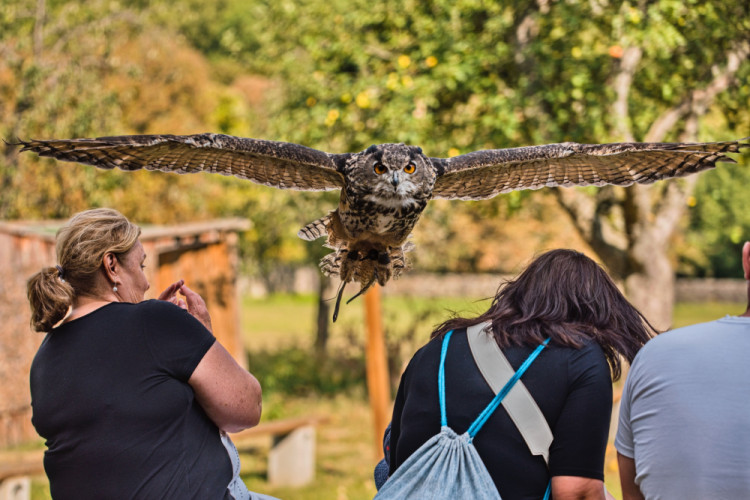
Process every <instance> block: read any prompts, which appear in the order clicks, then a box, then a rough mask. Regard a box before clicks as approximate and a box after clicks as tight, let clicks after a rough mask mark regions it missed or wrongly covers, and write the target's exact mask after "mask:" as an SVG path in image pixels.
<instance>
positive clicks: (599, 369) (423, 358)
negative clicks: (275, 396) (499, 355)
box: [390, 329, 612, 500]
mask: <svg viewBox="0 0 750 500" xmlns="http://www.w3.org/2000/svg"><path fill="white" fill-rule="evenodd" d="M442 341H443V338H442V336H441V337H439V338H436V339H433V340H432V341H430V342H429V343H428V344H427V345H425V346H424V347H422V348H421V349H420V350H419V351H417V353H416V354H415V355H414V357H413V358H412V360H411V361H410V363H409V366H408V367H407V368H406V371H405V372H404V374H403V375H402V377H401V384H400V386H399V389H398V394H397V396H396V401H395V405H394V409H393V421H392V423H391V425H392V428H391V442H390V474H391V475H392V474H393V473H394V472H395V470H396V469H397V468H398V467H399V466H400V465H401V464H402V463H404V461H405V460H406V459H407V458H408V457H409V456H410V455H411V454H412V453H414V452H415V451H416V450H417V449H418V448H419V447H420V446H422V444H424V443H425V442H426V441H427V440H428V439H430V438H431V437H432V436H434V435H435V434H437V433H438V432H440V405H439V402H438V366H439V364H440V351H441V346H442ZM533 349H534V348H532V347H525V346H524V347H510V348H508V349H505V350H504V351H503V352H504V354H505V356H506V357H507V358H508V361H510V363H511V365H512V366H513V368H514V369H518V367H519V366H521V364H522V363H523V361H524V360H525V359H526V358H527V357H528V355H529V354H531V352H532V351H533ZM521 381H522V382H523V383H524V385H525V386H526V388H527V389H528V390H529V392H530V393H531V395H532V396H533V398H534V400H535V401H536V403H537V405H538V406H539V408H540V409H541V410H542V413H543V414H544V416H545V418H546V419H547V422H548V423H549V426H550V429H552V433H553V435H554V440H553V442H552V446H551V447H550V461H549V471H548V470H547V466H546V464H545V463H544V459H543V458H542V457H541V456H539V455H537V456H533V455H531V452H530V451H529V448H528V446H527V445H526V442H525V441H524V440H523V437H522V436H521V434H520V433H519V432H518V429H517V428H516V427H515V425H514V424H513V422H512V420H511V419H510V417H509V416H508V414H507V413H506V412H505V410H504V408H503V407H502V406H500V407H499V408H498V409H497V410H495V413H493V414H492V416H491V417H490V419H489V420H488V421H487V423H486V424H485V425H484V427H482V429H481V430H480V431H479V434H477V436H476V438H475V439H474V441H473V443H474V446H476V449H477V451H478V452H479V456H480V457H481V458H482V461H483V462H484V464H485V466H486V467H487V470H488V471H489V473H490V476H492V479H493V481H494V482H495V485H496V486H497V489H498V492H499V493H500V496H502V498H503V500H520V499H528V500H531V499H533V500H539V499H540V498H542V497H543V496H544V491H545V489H546V487H547V483H548V482H549V479H550V474H551V475H553V476H578V477H587V478H594V479H603V476H604V474H603V473H604V453H605V450H606V446H607V438H608V433H609V421H610V415H611V411H612V381H611V376H610V371H609V366H608V364H607V361H606V358H605V357H604V353H603V352H602V350H601V348H600V347H599V345H598V344H596V343H595V342H590V343H588V344H586V345H585V346H584V347H582V348H581V349H572V348H566V347H560V346H556V345H554V344H550V345H549V346H547V347H546V348H545V349H544V350H543V351H542V353H541V354H540V355H539V357H538V358H537V359H536V360H535V361H534V363H533V364H532V365H531V366H530V367H529V369H528V370H527V371H526V373H525V374H524V375H523V377H522V378H521ZM445 394H446V396H445V400H446V403H445V405H446V413H447V417H448V426H449V427H451V428H452V429H453V430H454V431H456V432H457V433H458V434H462V433H464V432H465V431H466V430H467V429H468V428H469V425H471V423H472V422H473V421H474V420H475V419H476V418H477V416H479V414H480V413H481V412H482V410H484V408H485V407H486V406H487V404H489V402H490V401H491V400H492V398H493V397H494V396H495V395H494V393H493V392H492V389H491V388H490V386H489V385H488V384H487V382H485V380H484V378H483V377H482V374H481V372H480V371H479V368H478V367H477V366H476V364H475V363H474V358H473V357H472V354H471V349H470V347H469V344H468V340H467V338H466V330H464V329H461V330H456V331H455V332H454V333H453V336H452V337H451V340H450V344H449V346H448V353H447V356H446V361H445Z"/></svg>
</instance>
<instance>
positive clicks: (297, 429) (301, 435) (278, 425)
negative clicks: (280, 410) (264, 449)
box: [230, 417, 328, 486]
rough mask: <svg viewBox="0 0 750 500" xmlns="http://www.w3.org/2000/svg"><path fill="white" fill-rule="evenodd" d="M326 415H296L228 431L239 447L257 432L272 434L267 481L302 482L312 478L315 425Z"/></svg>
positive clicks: (266, 434) (309, 480)
mask: <svg viewBox="0 0 750 500" xmlns="http://www.w3.org/2000/svg"><path fill="white" fill-rule="evenodd" d="M327 420H328V419H327V418H326V417H298V418H289V419H284V420H274V421H271V422H264V423H261V424H259V425H257V426H255V427H252V428H250V429H246V430H244V431H241V432H238V433H236V434H231V435H230V436H231V438H232V441H233V442H234V445H235V446H236V447H237V449H238V450H243V449H247V448H248V447H249V446H248V445H250V444H251V443H250V441H251V440H252V439H254V438H257V437H259V436H271V438H272V441H271V450H270V451H269V452H268V482H269V483H270V484H272V485H274V486H303V485H305V484H308V483H309V482H311V481H312V480H313V479H314V478H315V427H316V426H317V425H319V424H322V423H324V422H326V421H327Z"/></svg>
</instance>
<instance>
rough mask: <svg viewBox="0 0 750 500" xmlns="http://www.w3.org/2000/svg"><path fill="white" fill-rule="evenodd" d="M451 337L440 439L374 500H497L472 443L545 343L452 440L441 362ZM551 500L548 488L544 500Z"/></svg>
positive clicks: (441, 395) (417, 454) (415, 457)
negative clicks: (466, 428) (464, 499)
mask: <svg viewBox="0 0 750 500" xmlns="http://www.w3.org/2000/svg"><path fill="white" fill-rule="evenodd" d="M452 334H453V331H452V330H451V331H449V332H448V333H446V334H445V337H444V339H443V346H442V351H441V353H440V368H439V370H438V396H439V399H440V433H439V434H437V435H435V436H433V437H431V438H430V439H429V440H428V441H427V442H425V443H424V444H423V445H422V446H420V447H419V449H418V450H417V451H415V452H414V453H413V454H412V455H411V456H410V457H409V458H407V459H406V461H405V462H404V463H403V464H401V466H400V467H399V468H398V469H396V472H395V473H394V474H393V476H391V477H390V478H389V479H388V481H386V483H385V484H384V485H383V487H382V488H381V489H380V491H378V493H377V495H375V500H388V499H394V500H395V499H399V500H402V499H422V498H429V499H434V500H440V499H446V500H448V499H450V500H454V499H462V498H471V499H473V500H501V499H500V493H498V491H497V488H496V487H495V483H494V482H493V481H492V477H490V474H489V472H487V468H486V467H485V466H484V463H483V462H482V459H481V458H480V456H479V453H477V449H476V448H475V447H474V444H473V443H472V441H473V440H474V437H475V436H476V435H477V433H478V432H479V431H480V429H481V428H482V426H483V425H484V424H485V423H486V422H487V420H488V419H489V418H490V416H491V415H492V413H493V412H494V411H495V410H496V409H497V407H498V406H500V403H502V401H503V398H505V396H506V395H507V394H508V392H510V390H511V389H512V388H513V386H514V385H515V383H516V382H517V381H518V379H520V378H521V376H522V375H523V374H524V372H525V371H526V369H527V368H528V367H529V366H531V363H533V362H534V360H535V359H536V357H537V356H539V353H541V352H542V349H544V347H545V346H546V345H547V343H548V342H549V339H547V340H545V341H544V342H543V343H542V344H541V345H539V346H538V347H537V348H536V349H535V350H534V352H532V353H531V354H530V355H529V357H528V358H527V359H526V361H524V362H523V364H522V365H521V367H520V368H519V369H518V370H517V371H516V372H515V374H514V375H513V377H511V379H510V380H509V381H508V382H507V383H506V384H505V386H504V387H503V388H502V389H501V390H500V391H499V392H498V393H497V395H496V396H495V397H494V398H493V399H492V401H491V402H490V403H489V404H488V405H487V407H486V408H485V409H484V410H483V411H482V413H480V414H479V416H478V417H477V418H476V420H475V421H474V422H473V423H472V424H471V426H469V429H468V430H467V431H466V432H465V433H463V434H461V435H460V436H459V435H458V434H456V433H455V432H454V431H453V429H451V428H450V427H448V419H447V416H446V411H445V357H446V354H447V352H448V343H449V342H450V338H451V335H452ZM549 497H550V484H548V485H547V491H546V492H545V494H544V500H548V499H549Z"/></svg>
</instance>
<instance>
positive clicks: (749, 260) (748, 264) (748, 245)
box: [742, 241, 750, 280]
mask: <svg viewBox="0 0 750 500" xmlns="http://www.w3.org/2000/svg"><path fill="white" fill-rule="evenodd" d="M742 269H743V270H744V271H745V279H746V280H750V241H746V242H745V244H744V245H743V246H742Z"/></svg>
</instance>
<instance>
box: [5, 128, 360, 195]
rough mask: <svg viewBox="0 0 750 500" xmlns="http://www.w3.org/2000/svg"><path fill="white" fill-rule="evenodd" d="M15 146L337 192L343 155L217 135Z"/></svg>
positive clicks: (115, 164) (96, 162)
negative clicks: (334, 190)
mask: <svg viewBox="0 0 750 500" xmlns="http://www.w3.org/2000/svg"><path fill="white" fill-rule="evenodd" d="M19 144H20V145H22V146H23V148H22V149H21V151H33V152H35V153H37V154H38V155H39V156H49V157H52V158H57V159H58V160H63V161H74V162H78V163H85V164H87V165H93V166H95V167H99V168H104V169H111V168H120V169H122V170H139V169H146V170H161V171H163V172H175V173H178V174H192V173H196V172H209V173H216V174H221V175H230V176H234V177H239V178H240V179H248V180H250V181H253V182H256V183H258V184H263V185H265V186H272V187H276V188H280V189H296V190H301V191H326V190H331V189H339V188H342V187H343V186H344V176H343V174H342V173H341V172H339V170H338V169H337V164H339V163H340V162H341V161H343V160H344V159H345V157H346V156H347V155H334V154H328V153H325V152H323V151H318V150H316V149H311V148H308V147H305V146H300V145H298V144H293V143H288V142H277V141H266V140H260V139H246V138H241V137H233V136H229V135H222V134H199V135H182V136H180V135H129V136H118V137H99V138H96V139H68V140H48V141H28V142H26V141H20V142H19Z"/></svg>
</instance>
